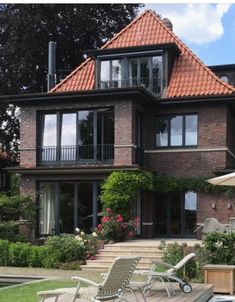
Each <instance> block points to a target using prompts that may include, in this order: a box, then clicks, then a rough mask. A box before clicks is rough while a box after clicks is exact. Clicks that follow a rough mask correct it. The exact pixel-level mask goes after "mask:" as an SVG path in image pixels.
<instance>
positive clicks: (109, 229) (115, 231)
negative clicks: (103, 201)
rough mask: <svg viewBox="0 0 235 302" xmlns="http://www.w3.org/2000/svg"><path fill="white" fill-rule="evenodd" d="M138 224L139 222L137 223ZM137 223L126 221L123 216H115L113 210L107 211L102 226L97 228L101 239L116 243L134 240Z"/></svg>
mask: <svg viewBox="0 0 235 302" xmlns="http://www.w3.org/2000/svg"><path fill="white" fill-rule="evenodd" d="M137 222H138V221H137ZM137 222H135V221H132V220H129V221H126V222H125V221H124V218H123V217H122V215H121V214H117V215H115V214H114V212H113V211H112V210H111V209H109V208H108V209H106V212H104V216H103V218H102V220H101V224H99V225H98V226H97V232H98V235H99V237H100V238H101V239H103V240H106V241H110V240H113V241H115V242H119V241H125V240H127V239H133V238H134V237H135V235H136V229H137Z"/></svg>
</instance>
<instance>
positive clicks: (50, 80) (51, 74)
mask: <svg viewBox="0 0 235 302" xmlns="http://www.w3.org/2000/svg"><path fill="white" fill-rule="evenodd" d="M55 50H56V42H53V41H50V42H49V44H48V74H47V91H50V90H51V89H52V88H53V87H54V86H55V84H56V69H55Z"/></svg>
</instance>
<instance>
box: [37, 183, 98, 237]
mask: <svg viewBox="0 0 235 302" xmlns="http://www.w3.org/2000/svg"><path fill="white" fill-rule="evenodd" d="M39 192H40V194H39V199H38V205H39V213H38V214H39V215H38V216H39V223H38V226H39V227H38V233H39V235H51V234H61V233H67V234H73V233H74V230H75V228H76V227H79V228H81V229H83V230H84V231H86V232H90V231H91V230H92V228H94V227H96V226H97V224H98V222H99V219H100V216H101V214H100V213H101V211H102V207H101V202H100V200H99V192H100V185H99V182H96V181H94V182H40V183H39Z"/></svg>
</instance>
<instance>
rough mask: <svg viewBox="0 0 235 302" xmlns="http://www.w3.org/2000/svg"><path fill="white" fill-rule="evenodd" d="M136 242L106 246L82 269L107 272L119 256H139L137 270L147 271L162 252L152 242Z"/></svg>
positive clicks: (157, 245)
mask: <svg viewBox="0 0 235 302" xmlns="http://www.w3.org/2000/svg"><path fill="white" fill-rule="evenodd" d="M136 241H137V240H135V241H128V242H121V243H115V244H106V245H105V246H104V248H103V249H101V250H100V251H99V253H98V254H97V256H96V260H87V264H86V265H83V266H82V269H83V270H84V269H85V270H92V269H93V270H107V269H108V268H109V267H110V265H111V264H112V262H113V261H114V259H115V258H117V257H121V256H122V257H124V256H127V257H128V256H129V257H131V256H141V257H142V259H141V261H140V263H139V265H138V269H148V268H149V267H150V265H151V263H152V261H153V260H156V259H160V258H161V255H162V252H161V251H160V249H159V244H156V243H154V242H148V243H146V244H143V243H142V242H140V243H139V244H138V242H136Z"/></svg>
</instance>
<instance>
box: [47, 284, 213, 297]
mask: <svg viewBox="0 0 235 302" xmlns="http://www.w3.org/2000/svg"><path fill="white" fill-rule="evenodd" d="M191 285H192V288H193V290H192V292H191V293H190V294H184V293H183V292H182V291H181V290H180V289H179V286H178V284H177V285H175V291H176V295H175V296H173V297H171V298H169V297H168V296H167V293H166V291H165V289H164V287H163V286H162V284H160V283H159V284H158V283H157V284H156V285H155V286H154V289H153V290H152V291H151V294H150V295H149V296H147V297H146V299H147V302H185V301H188V302H206V301H208V300H209V299H210V298H211V297H212V296H213V285H211V284H191ZM137 296H138V302H143V299H142V297H141V296H140V295H139V294H137ZM123 298H125V299H126V300H127V302H137V301H136V299H135V298H134V296H133V295H132V294H131V293H129V292H126V293H125V294H124V296H123ZM54 301H55V300H54V298H48V299H46V300H45V302H54ZM124 301H125V300H124ZM58 302H71V296H69V295H62V296H60V297H59V299H58ZM76 302H87V300H85V299H76Z"/></svg>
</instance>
